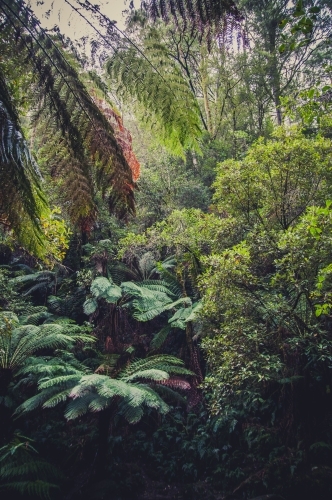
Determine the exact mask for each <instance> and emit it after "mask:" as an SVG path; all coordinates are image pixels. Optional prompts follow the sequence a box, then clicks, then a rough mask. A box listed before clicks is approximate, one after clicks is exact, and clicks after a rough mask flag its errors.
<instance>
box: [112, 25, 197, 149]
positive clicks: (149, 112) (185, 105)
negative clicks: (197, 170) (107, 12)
mask: <svg viewBox="0 0 332 500" xmlns="http://www.w3.org/2000/svg"><path fill="white" fill-rule="evenodd" d="M153 35H154V37H156V38H158V35H157V32H156V31H154V32H153ZM144 53H145V54H146V57H147V58H148V59H149V60H150V61H152V62H153V66H151V64H150V63H149V62H148V61H147V60H146V59H145V58H144V57H142V56H141V55H140V54H139V53H138V52H137V50H136V49H135V48H133V47H129V48H126V49H124V50H121V51H118V52H117V53H116V54H115V55H114V56H113V57H112V58H111V59H110V60H109V62H108V64H107V71H108V74H109V76H110V77H111V78H112V80H113V81H114V82H115V83H116V85H117V92H118V94H119V95H120V96H122V97H123V98H124V99H128V97H130V98H135V100H136V101H137V102H138V103H139V104H140V106H141V107H143V108H144V112H143V113H140V111H139V109H138V108H137V112H138V116H141V119H142V120H143V121H144V122H145V123H146V124H148V125H149V126H150V127H151V128H153V130H154V133H155V134H156V136H157V137H158V138H159V140H160V142H161V143H162V144H163V145H165V146H166V147H167V148H168V149H169V150H170V151H171V152H172V153H173V154H180V155H183V154H184V151H185V150H186V149H196V150H197V151H198V150H199V143H198V141H199V138H200V136H201V122H200V112H199V106H198V103H197V101H196V98H195V96H194V95H193V93H192V91H191V89H190V87H189V85H188V83H187V81H186V80H185V78H184V77H183V76H182V74H181V72H180V71H179V69H178V68H177V67H176V65H175V64H174V62H173V61H172V59H171V58H170V57H169V56H168V54H167V52H166V51H165V48H164V47H163V46H162V45H161V44H160V43H155V41H154V40H153V36H151V37H150V38H149V39H148V38H146V39H145V47H144Z"/></svg>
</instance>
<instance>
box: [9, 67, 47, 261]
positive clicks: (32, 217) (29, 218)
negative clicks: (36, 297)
mask: <svg viewBox="0 0 332 500" xmlns="http://www.w3.org/2000/svg"><path fill="white" fill-rule="evenodd" d="M13 102H14V101H13V99H12V98H11V94H10V92H9V89H8V86H7V83H6V79H5V76H4V74H3V73H2V68H1V65H0V137H1V140H0V183H1V198H0V223H2V224H6V225H9V226H10V227H11V228H12V229H14V231H15V233H16V235H17V237H18V239H19V241H20V242H21V244H23V245H25V246H26V247H27V248H28V249H29V250H31V251H35V252H36V253H37V255H42V253H43V252H42V245H43V236H42V232H41V226H40V223H39V220H40V217H41V212H42V209H43V208H45V207H46V202H45V199H44V197H43V195H42V193H41V188H40V173H39V171H38V167H37V165H36V163H35V161H34V160H33V157H32V155H31V152H30V150H29V147H28V145H27V143H26V140H25V138H24V134H23V131H22V128H21V126H20V123H19V118H18V112H17V110H16V109H15V107H14V104H13Z"/></svg>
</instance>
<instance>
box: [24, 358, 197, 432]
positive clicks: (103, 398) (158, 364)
mask: <svg viewBox="0 0 332 500" xmlns="http://www.w3.org/2000/svg"><path fill="white" fill-rule="evenodd" d="M31 363H32V364H31V372H32V376H37V379H38V380H39V381H38V390H39V392H38V394H36V395H35V396H33V397H31V398H29V399H28V400H27V401H25V402H24V403H22V404H21V405H20V406H19V407H18V408H17V409H16V412H15V413H16V414H17V415H21V414H24V413H26V412H29V411H33V410H34V409H36V408H38V407H40V406H42V407H43V408H53V407H54V406H56V405H58V404H59V403H63V402H65V401H66V402H67V406H66V409H65V417H66V418H67V419H68V420H72V419H75V418H78V417H80V416H82V415H84V414H86V413H88V412H99V411H103V410H104V409H106V408H108V407H109V406H110V405H111V403H112V402H114V401H119V402H120V404H119V412H120V413H121V414H123V416H124V417H125V418H126V419H127V420H128V422H130V423H133V422H137V421H138V420H137V419H139V418H141V416H142V415H143V413H144V408H153V409H155V410H157V411H158V412H160V413H165V412H167V411H168V406H167V405H166V403H165V402H164V401H163V400H162V399H161V398H160V396H159V395H158V394H157V393H156V392H155V391H154V390H153V389H151V387H149V385H147V384H148V383H165V381H166V380H169V379H170V374H173V373H174V374H181V375H183V376H186V375H192V372H191V371H189V370H187V369H186V368H185V367H184V366H183V362H182V361H181V360H180V359H178V358H175V357H173V356H163V355H159V356H152V357H150V358H147V359H145V360H136V361H134V362H132V363H131V364H130V365H129V366H127V367H126V368H125V369H124V370H122V371H121V372H120V374H119V376H118V378H117V379H114V378H110V377H109V376H107V375H100V374H99V373H87V374H86V373H84V370H86V368H84V367H83V366H81V369H79V368H76V367H73V366H71V364H70V363H68V364H64V363H61V362H59V361H58V363H59V364H57V362H56V361H55V360H53V361H51V365H52V366H51V369H50V367H49V366H47V363H45V362H44V363H43V362H41V363H39V365H38V361H36V358H32V359H31ZM28 370H29V361H27V363H26V366H25V367H24V368H23V369H21V370H20V372H19V374H18V375H21V376H22V375H27V373H28ZM28 377H31V374H29V375H28ZM141 381H144V383H141ZM186 384H187V385H186V386H185V387H184V388H187V386H188V385H189V384H188V382H187V383H186ZM173 385H174V384H173ZM178 387H179V386H178ZM182 388H183V387H182Z"/></svg>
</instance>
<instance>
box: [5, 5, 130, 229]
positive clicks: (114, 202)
mask: <svg viewBox="0 0 332 500" xmlns="http://www.w3.org/2000/svg"><path fill="white" fill-rule="evenodd" d="M0 14H1V15H2V18H3V20H4V23H3V24H2V28H3V29H4V27H5V28H6V29H7V30H9V31H10V32H11V34H10V36H13V37H14V38H16V40H17V41H18V46H17V47H15V45H12V47H13V49H12V50H13V52H15V50H16V51H17V50H19V51H20V52H21V53H22V65H23V67H24V71H26V72H27V73H29V72H30V74H31V75H32V77H33V81H32V82H31V84H32V92H31V96H30V97H31V99H34V108H35V114H34V120H33V121H34V126H35V131H36V138H37V141H38V146H39V148H42V147H43V146H44V149H43V156H44V161H45V163H47V164H48V165H49V167H50V168H51V173H52V176H53V178H55V179H59V176H61V183H62V184H61V193H62V197H63V201H64V203H65V204H66V207H67V210H68V213H69V215H70V217H71V219H72V221H73V222H75V223H81V225H83V226H85V227H86V226H87V225H89V224H91V222H92V221H93V219H94V217H95V213H96V209H95V205H94V200H93V197H94V189H95V188H96V187H99V188H100V189H101V190H102V191H103V194H104V195H105V196H108V197H109V203H110V208H111V209H112V210H113V211H117V212H119V213H123V212H124V211H129V212H133V211H134V202H133V189H134V183H133V178H132V172H131V169H130V167H129V165H128V163H127V161H126V159H125V157H124V155H123V151H122V149H121V147H120V146H119V144H118V143H117V141H116V139H115V136H114V131H113V128H112V126H111V125H110V123H109V122H108V120H107V119H106V117H105V116H104V115H103V113H102V112H101V111H100V110H99V108H98V106H97V105H96V104H95V103H94V101H93V99H92V98H91V96H90V95H89V93H88V91H87V89H86V87H85V86H84V84H83V83H82V81H81V80H80V78H79V75H78V73H77V71H76V69H75V68H74V66H73V65H72V64H71V63H70V62H69V59H68V57H67V55H66V54H65V53H64V52H63V51H62V49H60V46H59V44H58V42H56V41H55V40H54V39H52V38H51V37H49V35H47V33H46V32H45V31H44V30H43V29H42V28H41V26H40V23H39V21H38V20H37V19H36V18H35V16H34V15H33V13H32V11H31V10H29V9H28V8H27V7H26V5H25V3H24V2H23V1H22V0H15V1H14V2H11V1H10V0H2V1H1V3H0ZM25 56H26V59H24V57H25ZM28 58H29V63H28V62H27V61H28ZM41 123H42V126H41ZM30 199H31V197H30Z"/></svg>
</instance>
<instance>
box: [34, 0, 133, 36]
mask: <svg viewBox="0 0 332 500" xmlns="http://www.w3.org/2000/svg"><path fill="white" fill-rule="evenodd" d="M68 1H69V2H70V3H71V4H72V5H74V6H76V7H77V3H76V1H75V0H68ZM27 3H28V4H29V5H30V7H31V9H32V10H33V11H34V13H35V14H36V16H37V17H38V18H39V19H40V21H41V22H42V25H43V27H44V28H52V27H53V26H54V25H58V26H59V28H60V31H61V32H62V33H63V34H64V35H66V36H69V37H70V38H71V39H72V40H74V39H77V38H81V37H82V36H84V35H87V34H90V33H91V28H90V27H89V26H88V24H87V23H85V21H84V20H83V19H82V18H81V17H80V16H79V15H78V14H77V13H76V12H74V11H73V9H71V8H70V6H69V5H68V4H66V2H65V0H30V1H27ZM91 3H92V4H94V5H95V4H96V3H98V4H99V5H100V11H101V12H102V13H103V14H105V15H106V16H107V17H108V18H109V19H110V20H111V21H117V26H118V27H119V28H120V29H123V28H124V16H123V15H122V12H123V11H124V10H125V9H128V6H129V3H130V2H129V0H99V1H98V0H91ZM48 11H50V13H49V16H46V13H47V12H48ZM84 14H85V15H86V13H84Z"/></svg>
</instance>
